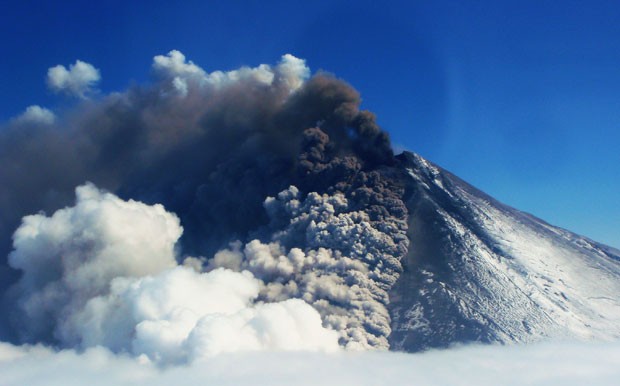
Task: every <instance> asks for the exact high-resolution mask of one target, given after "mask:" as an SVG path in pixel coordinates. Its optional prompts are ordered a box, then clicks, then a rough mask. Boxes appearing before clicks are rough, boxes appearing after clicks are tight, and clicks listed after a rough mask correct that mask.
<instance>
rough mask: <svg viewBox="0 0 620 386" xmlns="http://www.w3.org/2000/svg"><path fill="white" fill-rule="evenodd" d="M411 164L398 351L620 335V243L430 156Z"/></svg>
mask: <svg viewBox="0 0 620 386" xmlns="http://www.w3.org/2000/svg"><path fill="white" fill-rule="evenodd" d="M397 158H398V159H399V160H400V161H401V166H402V167H403V168H404V169H405V170H406V171H407V174H408V180H407V181H406V183H405V186H406V193H405V199H404V201H405V203H406V205H407V208H408V210H409V228H408V232H407V235H408V238H409V240H410V245H409V250H408V253H407V255H406V256H405V257H404V259H403V260H402V265H403V273H402V274H401V276H400V278H399V280H398V282H397V283H396V284H395V285H394V287H393V288H392V289H391V292H390V304H389V311H390V316H391V327H392V333H391V335H390V337H389V341H390V348H391V349H393V350H405V351H419V350H424V349H427V348H433V347H446V346H449V345H451V344H454V343H462V342H474V341H475V342H499V343H513V342H515V343H516V342H531V341H537V340H541V339H543V338H556V339H565V338H568V337H574V338H579V339H584V340H589V339H597V340H612V339H617V338H619V337H620V299H619V298H618V293H620V251H618V250H617V249H614V248H611V247H608V246H605V245H602V244H599V243H596V242H594V241H592V240H589V239H587V238H585V237H582V236H579V235H576V234H574V233H571V232H569V231H566V230H564V229H561V228H558V227H555V226H552V225H549V224H547V223H546V222H544V221H543V220H540V219H538V218H536V217H534V216H532V215H529V214H527V213H524V212H521V211H518V210H516V209H514V208H511V207H509V206H507V205H504V204H502V203H500V202H498V201H497V200H495V199H493V198H492V197H490V196H488V195H487V194H485V193H483V192H481V191H480V190H478V189H476V188H474V187H473V186H471V185H469V184H468V183H466V182H464V181H463V180H461V179H460V178H458V177H456V176H454V175H453V174H451V173H450V172H448V171H446V170H444V169H442V168H440V167H438V166H436V165H434V164H433V163H431V162H429V161H427V160H425V159H424V158H422V157H421V156H419V155H417V154H413V153H409V152H405V153H403V154H401V155H399V156H397Z"/></svg>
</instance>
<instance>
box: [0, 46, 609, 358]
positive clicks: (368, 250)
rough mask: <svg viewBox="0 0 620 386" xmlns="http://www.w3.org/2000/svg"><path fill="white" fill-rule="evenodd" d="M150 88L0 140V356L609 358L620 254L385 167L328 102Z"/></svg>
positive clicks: (376, 133)
mask: <svg viewBox="0 0 620 386" xmlns="http://www.w3.org/2000/svg"><path fill="white" fill-rule="evenodd" d="M153 71H154V78H153V79H152V81H151V82H149V83H146V84H144V85H132V86H131V87H129V88H128V89H127V90H125V91H124V92H118V93H116V92H115V93H112V94H109V95H103V96H100V97H98V98H97V99H95V100H92V101H89V102H88V103H86V102H85V103H80V104H77V105H76V106H75V107H74V108H73V110H72V111H71V113H70V114H66V115H61V116H59V117H58V118H57V119H55V120H49V119H48V120H43V121H41V120H38V121H32V120H23V119H22V120H19V119H18V120H13V121H11V122H9V123H8V124H7V126H6V127H3V128H2V130H0V181H2V183H1V184H0V256H1V258H0V292H2V299H3V300H2V310H3V312H2V313H0V338H2V339H3V340H7V341H10V342H11V343H20V344H21V343H29V344H46V345H51V346H53V347H57V348H61V349H79V350H86V349H89V348H92V347H99V346H102V347H104V348H107V349H109V350H111V351H112V352H115V353H129V354H131V355H134V356H136V357H146V358H148V359H149V360H151V361H153V362H155V363H157V364H161V365H170V364H180V363H191V362H193V361H195V360H200V359H204V358H211V357H213V356H216V355H218V354H219V353H220V352H229V351H246V350H325V351H332V350H339V349H346V350H372V349H380V350H388V349H391V350H401V351H411V352H415V351H422V350H426V349H429V348H439V347H446V346H450V345H453V344H458V343H467V342H480V343H506V344H507V343H517V342H526V343H527V342H534V341H540V340H546V339H559V340H562V339H575V338H576V339H581V340H598V341H600V340H615V339H618V338H620V297H619V296H618V294H619V293H620V251H618V250H616V249H613V248H610V247H607V246H604V245H601V244H598V243H596V242H594V241H592V240H589V239H587V238H584V237H581V236H578V235H575V234H573V233H571V232H568V231H566V230H563V229H560V228H557V227H554V226H551V225H549V224H547V223H545V222H544V221H542V220H540V219H537V218H536V217H534V216H531V215H529V214H526V213H523V212H520V211H518V210H516V209H513V208H510V207H509V206H507V205H504V204H502V203H500V202H498V201H497V200H495V199H493V198H492V197H489V196H488V195H486V194H484V193H483V192H481V191H479V190H477V189H476V188H474V187H472V186H470V185H469V184H467V183H466V182H464V181H462V180H461V179H459V178H458V177H456V176H454V175H452V174H451V173H450V172H448V171H446V170H443V169H442V168H440V167H438V166H436V165H434V164H433V163H431V162H429V161H427V160H425V159H424V158H422V157H420V156H418V155H415V154H413V153H408V152H405V153H403V154H400V155H396V156H395V155H394V152H393V148H392V145H391V142H390V138H389V135H388V133H387V132H385V131H384V130H383V129H382V128H381V127H380V126H379V124H378V122H377V120H376V116H375V115H374V114H373V113H372V112H370V111H368V110H363V109H361V96H360V94H359V93H358V92H357V91H356V90H355V89H354V88H353V87H352V86H351V85H349V84H347V83H346V82H344V81H343V80H341V79H338V78H336V77H334V76H333V75H329V74H326V73H323V72H319V73H317V74H315V75H313V76H310V70H309V68H308V67H306V65H305V61H304V60H303V59H299V58H296V57H294V56H292V55H290V54H286V55H284V56H282V58H281V60H280V62H278V63H277V64H275V65H273V66H271V65H260V66H258V67H254V68H249V67H242V68H240V69H238V70H231V71H228V72H225V73H224V72H220V71H216V72H213V73H208V72H206V71H204V70H203V69H201V68H200V67H198V66H197V65H196V64H194V63H193V62H192V61H187V60H186V59H185V56H184V55H183V54H182V53H180V52H178V51H171V52H169V53H168V54H167V55H165V56H163V55H159V56H156V57H155V58H154V63H153ZM5 257H6V259H5Z"/></svg>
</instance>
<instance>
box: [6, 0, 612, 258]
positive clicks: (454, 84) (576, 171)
mask: <svg viewBox="0 0 620 386" xmlns="http://www.w3.org/2000/svg"><path fill="white" fill-rule="evenodd" d="M56 3H58V4H56ZM618 20H620V3H619V2H617V1H561V2H559V1H404V2H377V1H356V2H349V1H313V2H299V1H184V2H182V4H173V3H172V2H170V1H149V2H146V1H143V2H139V1H135V2H121V1H104V2H101V3H95V2H91V3H88V4H85V3H84V2H77V1H75V2H74V1H63V2H43V1H39V2H36V1H13V0H5V1H3V2H2V3H1V4H0V36H2V39H0V46H1V47H2V58H1V59H0V121H7V120H9V119H10V118H11V117H14V116H16V115H18V114H20V113H21V112H22V111H24V109H25V108H26V107H27V106H29V105H32V104H38V105H41V106H45V107H48V108H51V109H53V110H55V111H60V110H62V109H64V108H66V107H67V106H68V105H70V104H71V103H72V102H71V101H70V100H68V99H66V98H62V97H59V96H57V95H53V94H52V93H51V92H50V91H49V90H47V88H46V86H45V75H46V73H47V69H48V68H49V67H52V66H54V65H57V64H63V65H69V64H71V63H74V62H75V60H76V59H80V60H83V61H86V62H88V63H92V64H93V65H94V66H95V67H97V68H98V69H100V71H101V76H102V80H101V83H100V89H101V90H102V92H103V93H107V92H113V91H116V90H123V89H125V88H126V87H127V86H128V85H130V84H131V83H136V82H137V83H141V82H146V81H148V79H149V68H150V65H151V62H152V58H153V56H155V55H158V54H165V53H167V52H168V51H170V50H171V49H178V50H180V51H182V52H183V53H184V54H185V55H186V56H187V57H188V59H190V60H193V61H194V62H196V63H197V64H199V65H200V66H202V67H203V68H205V69H206V70H208V71H211V70H216V69H222V70H225V69H233V68H237V67H239V66H241V65H252V66H254V65H257V64H259V63H275V62H277V61H278V60H279V58H280V56H281V55H282V54H284V53H291V54H294V55H296V56H298V57H301V58H305V59H306V60H307V63H308V65H309V66H310V67H311V68H312V69H313V70H319V69H324V70H326V71H329V72H332V73H334V74H336V75H337V76H339V77H341V78H343V79H345V80H347V81H348V82H349V83H351V84H352V85H353V86H355V87H356V88H357V89H358V90H359V91H360V92H361V94H362V97H363V100H364V102H363V107H364V108H367V109H369V110H372V111H374V112H375V113H376V114H377V115H378V121H379V123H380V124H381V125H382V126H383V127H384V128H385V129H386V130H387V131H389V132H390V134H391V136H392V139H393V142H394V143H395V144H396V145H397V146H399V147H403V148H407V149H409V150H413V151H415V152H418V153H420V154H421V155H423V156H425V157H427V158H429V159H430V160H432V161H434V162H436V163H438V164H439V165H441V166H443V167H445V168H447V169H448V170H451V171H452V172H454V173H455V174H457V175H459V176H460V177H462V178H463V179H465V180H467V181H469V182H471V183H472V184H474V185H476V186H477V187H479V188H481V189H482V190H484V191H486V192H488V193H489V194H491V195H493V196H495V197H497V198H498V199H500V200H502V201H504V202H506V203H508V204H510V205H512V206H515V207H517V208H519V209H521V210H524V211H527V212H530V213H533V214H535V215H536V216H538V217H541V218H543V219H545V220H547V221H549V222H550V223H552V224H554V225H559V226H562V227H564V228H567V229H570V230H572V231H575V232H577V233H581V234H584V235H586V236H589V237H591V238H593V239H595V240H598V241H602V242H605V243H608V244H610V245H612V246H616V247H620V201H619V199H618V198H619V197H620V23H619V22H618Z"/></svg>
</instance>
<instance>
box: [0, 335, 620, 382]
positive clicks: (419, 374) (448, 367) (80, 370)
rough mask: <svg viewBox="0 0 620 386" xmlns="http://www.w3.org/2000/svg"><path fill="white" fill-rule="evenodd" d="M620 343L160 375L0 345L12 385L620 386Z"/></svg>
mask: <svg viewBox="0 0 620 386" xmlns="http://www.w3.org/2000/svg"><path fill="white" fill-rule="evenodd" d="M619 376H620V346H619V345H618V344H583V343H581V344H571V343H553V344H550V343H547V344H539V345H530V346H484V347H482V346H472V347H460V348H455V349H450V350H444V351H429V352H426V353H424V354H401V353H380V352H366V353H356V354H351V353H336V354H317V353H275V352H272V353H259V354H253V353H246V354H239V353H237V354H228V355H221V356H219V357H216V358H212V359H210V360H209V361H208V362H196V363H195V364H193V365H190V366H182V367H173V368H169V369H166V370H163V371H162V370H159V369H157V368H155V367H153V366H152V365H151V364H149V363H141V362H140V361H139V360H135V359H131V358H128V357H124V356H114V355H111V354H110V353H109V352H108V351H106V350H104V349H101V348H96V349H91V350H87V351H86V352H84V353H81V354H78V353H76V352H75V351H72V350H66V351H61V352H54V351H51V350H49V349H46V348H43V347H40V346H37V347H17V346H11V345H7V344H0V383H1V384H2V385H6V386H21V385H26V384H27V385H30V386H38V385H49V384H63V385H71V384H76V385H78V384H88V385H93V386H98V385H135V384H149V385H154V386H157V385H170V384H174V385H178V386H184V385H195V384H205V385H222V386H224V385H231V386H232V385H249V384H251V385H256V386H260V385H270V386H272V385H325V386H329V385H360V386H364V385H368V386H371V385H373V386H374V385H384V384H387V385H394V386H398V385H403V386H410V385H416V384H421V385H429V386H433V385H450V386H458V385H480V386H483V385H489V386H495V385H498V384H501V385H507V386H511V385H515V386H521V385H545V386H553V385H562V386H571V385H575V386H578V385H586V384H591V385H600V386H607V385H616V384H617V381H618V377H619Z"/></svg>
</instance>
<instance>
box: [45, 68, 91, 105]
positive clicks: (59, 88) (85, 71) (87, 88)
mask: <svg viewBox="0 0 620 386" xmlns="http://www.w3.org/2000/svg"><path fill="white" fill-rule="evenodd" d="M99 80H101V74H100V73H99V70H98V69H96V68H95V67H94V66H93V65H92V64H90V63H86V62H83V61H81V60H76V62H75V63H74V64H71V65H69V68H68V69H67V68H66V67H65V66H63V65H61V64H59V65H57V66H54V67H51V68H50V69H49V70H47V85H48V87H49V88H50V90H52V91H54V92H56V93H61V92H62V93H65V94H67V95H71V96H76V97H78V98H86V97H88V95H89V94H92V93H93V92H94V91H95V86H96V85H97V82H99Z"/></svg>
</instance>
